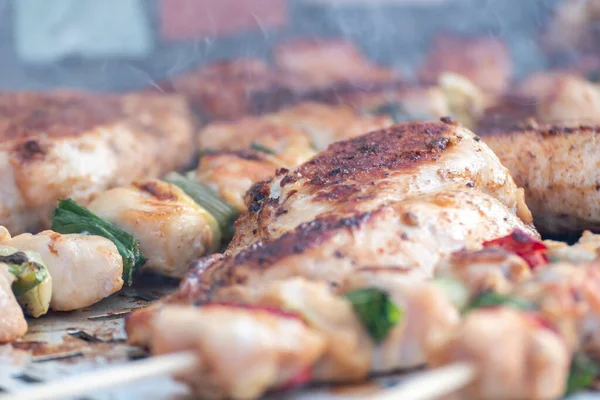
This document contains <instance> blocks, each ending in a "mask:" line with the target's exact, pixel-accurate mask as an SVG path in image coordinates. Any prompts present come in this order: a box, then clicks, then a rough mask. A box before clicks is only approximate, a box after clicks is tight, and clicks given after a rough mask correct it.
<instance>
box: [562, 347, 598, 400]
mask: <svg viewBox="0 0 600 400" xmlns="http://www.w3.org/2000/svg"><path fill="white" fill-rule="evenodd" d="M599 375H600V364H598V362H597V361H595V360H592V359H591V358H589V357H588V356H586V355H585V354H582V353H576V354H575V355H574V356H573V359H572V360H571V369H570V370H569V378H568V379H567V391H566V393H565V394H566V395H570V394H573V393H576V392H578V391H580V390H583V389H585V388H587V387H590V386H591V385H592V384H593V383H594V381H595V380H596V378H597V377H598V376H599Z"/></svg>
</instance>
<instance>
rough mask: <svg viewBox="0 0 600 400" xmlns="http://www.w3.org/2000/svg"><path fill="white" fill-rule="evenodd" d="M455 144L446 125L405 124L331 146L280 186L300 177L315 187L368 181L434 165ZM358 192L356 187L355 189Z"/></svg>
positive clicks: (289, 175) (286, 178)
mask: <svg viewBox="0 0 600 400" xmlns="http://www.w3.org/2000/svg"><path fill="white" fill-rule="evenodd" d="M455 140H458V138H454V137H453V136H452V130H451V127H449V126H448V124H447V123H407V124H400V125H395V126H393V127H390V128H387V129H382V130H379V131H374V132H371V133H369V134H367V135H364V136H360V137H357V138H354V139H351V140H347V141H342V142H337V143H334V144H333V145H331V146H330V147H329V149H328V150H326V151H325V152H324V153H322V154H321V155H320V156H318V157H316V158H314V159H312V160H310V161H308V162H307V163H305V164H304V165H302V166H301V167H299V168H298V169H297V170H296V171H295V172H294V173H293V174H294V176H292V175H291V174H288V175H286V177H284V178H283V180H282V181H281V183H282V186H284V185H286V184H288V183H290V182H295V180H296V179H297V177H300V176H301V177H304V178H306V179H307V180H308V182H310V184H312V185H313V186H316V187H323V186H331V185H339V184H343V183H344V182H345V180H347V179H348V177H350V176H351V177H352V179H353V180H361V179H362V178H364V177H366V176H368V177H369V180H370V181H371V180H376V179H378V178H382V177H385V176H386V174H389V171H393V170H400V169H404V168H409V167H412V166H414V165H415V164H416V163H425V162H428V161H434V160H435V157H437V155H438V154H439V153H441V152H443V151H444V150H446V149H447V148H448V147H449V146H451V145H452V144H453V143H454V142H455ZM355 189H356V190H358V189H359V187H357V186H355Z"/></svg>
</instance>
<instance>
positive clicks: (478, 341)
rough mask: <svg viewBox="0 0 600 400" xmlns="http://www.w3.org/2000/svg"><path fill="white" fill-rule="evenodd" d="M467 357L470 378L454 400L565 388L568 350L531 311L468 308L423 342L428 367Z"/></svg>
mask: <svg viewBox="0 0 600 400" xmlns="http://www.w3.org/2000/svg"><path fill="white" fill-rule="evenodd" d="M461 361H465V362H469V363H473V364H474V365H475V368H476V370H477V373H478V374H477V377H476V379H475V380H474V381H473V382H472V383H471V384H470V385H469V386H467V388H466V389H465V390H464V391H461V392H460V393H458V394H457V396H456V397H452V396H451V397H450V398H457V399H507V400H512V399H514V400H516V399H555V398H560V397H561V396H562V395H563V394H564V391H565V384H566V381H567V376H568V373H569V364H570V362H571V355H570V352H569V349H568V348H567V346H566V345H565V342H564V341H563V339H562V338H561V337H560V336H559V335H558V334H557V333H556V332H554V331H553V330H551V329H548V327H546V326H544V324H543V323H540V321H539V320H538V319H537V317H536V315H531V314H529V313H525V312H521V311H518V310H514V309H510V308H490V309H480V310H475V311H472V312H470V313H469V314H467V315H466V317H465V318H464V321H462V323H461V324H460V325H458V326H457V327H456V328H455V329H450V330H446V331H437V332H435V333H434V334H432V335H431V337H430V339H429V343H428V363H429V365H431V366H432V367H439V366H442V365H447V364H452V363H455V362H461Z"/></svg>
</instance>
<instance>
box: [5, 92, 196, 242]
mask: <svg viewBox="0 0 600 400" xmlns="http://www.w3.org/2000/svg"><path fill="white" fill-rule="evenodd" d="M0 136H1V137H2V138H3V140H2V142H1V143H0V167H1V168H2V170H3V171H4V174H3V175H2V177H0V183H1V185H0V186H1V187H0V224H2V225H4V226H6V227H7V228H8V229H10V230H11V232H14V233H15V234H16V233H20V232H23V231H36V230H39V229H42V228H44V227H46V226H47V222H48V221H47V219H48V217H49V215H50V212H51V210H52V208H53V207H54V206H55V202H56V200H57V199H59V198H65V197H72V198H74V199H75V200H77V201H80V202H84V203H85V202H87V201H89V200H90V199H92V198H93V196H94V195H95V194H96V193H98V192H100V191H102V190H105V189H107V188H110V187H113V186H117V185H124V184H128V183H130V182H131V181H133V180H135V179H139V178H143V177H153V176H160V175H162V174H164V173H166V172H168V171H171V170H174V169H178V168H181V167H183V166H185V165H187V164H188V163H189V161H190V160H191V158H192V156H193V154H194V151H195V143H194V120H193V118H192V116H191V114H190V111H189V109H188V107H187V104H186V103H185V100H184V99H183V98H181V97H179V96H158V95H152V94H127V95H122V96H119V95H108V94H106V95H105V94H98V95H96V94H83V93H76V92H57V93H2V94H0ZM81 160H85V162H81Z"/></svg>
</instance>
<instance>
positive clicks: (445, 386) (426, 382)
mask: <svg viewBox="0 0 600 400" xmlns="http://www.w3.org/2000/svg"><path fill="white" fill-rule="evenodd" d="M197 364H198V360H197V358H196V354H195V353H193V352H191V351H183V352H179V353H173V354H167V355H163V356H156V357H151V358H148V359H144V360H139V361H132V362H129V363H127V364H123V365H118V366H115V367H112V368H107V369H104V370H101V371H91V372H87V373H85V374H81V375H76V376H71V377H68V378H65V379H60V380H57V381H53V382H48V383H41V384H36V385H34V386H33V387H31V388H28V389H24V390H22V391H19V392H16V393H8V394H4V395H0V400H23V399H27V400H52V399H58V398H65V397H74V396H81V395H85V394H88V393H90V392H93V391H96V390H103V389H107V388H111V389H113V388H114V387H116V386H120V385H123V384H127V383H131V382H134V381H138V380H142V379H147V378H153V377H157V376H161V375H172V374H177V373H181V372H185V371H189V370H191V369H193V368H195V367H196V365H197ZM474 376H475V368H474V367H473V366H472V365H471V364H467V363H457V364H452V365H448V366H445V367H441V368H437V369H435V370H431V371H425V372H420V373H415V374H412V375H409V376H408V377H407V380H406V381H404V382H402V384H401V385H400V386H399V387H396V388H393V389H387V390H384V391H382V392H380V393H378V394H376V395H373V396H372V397H371V400H394V399H403V400H428V399H434V398H437V397H439V396H441V395H444V394H449V393H452V392H454V391H455V390H458V389H460V388H462V387H463V386H465V385H467V384H468V383H469V382H470V381H471V380H472V379H473V378H474Z"/></svg>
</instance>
